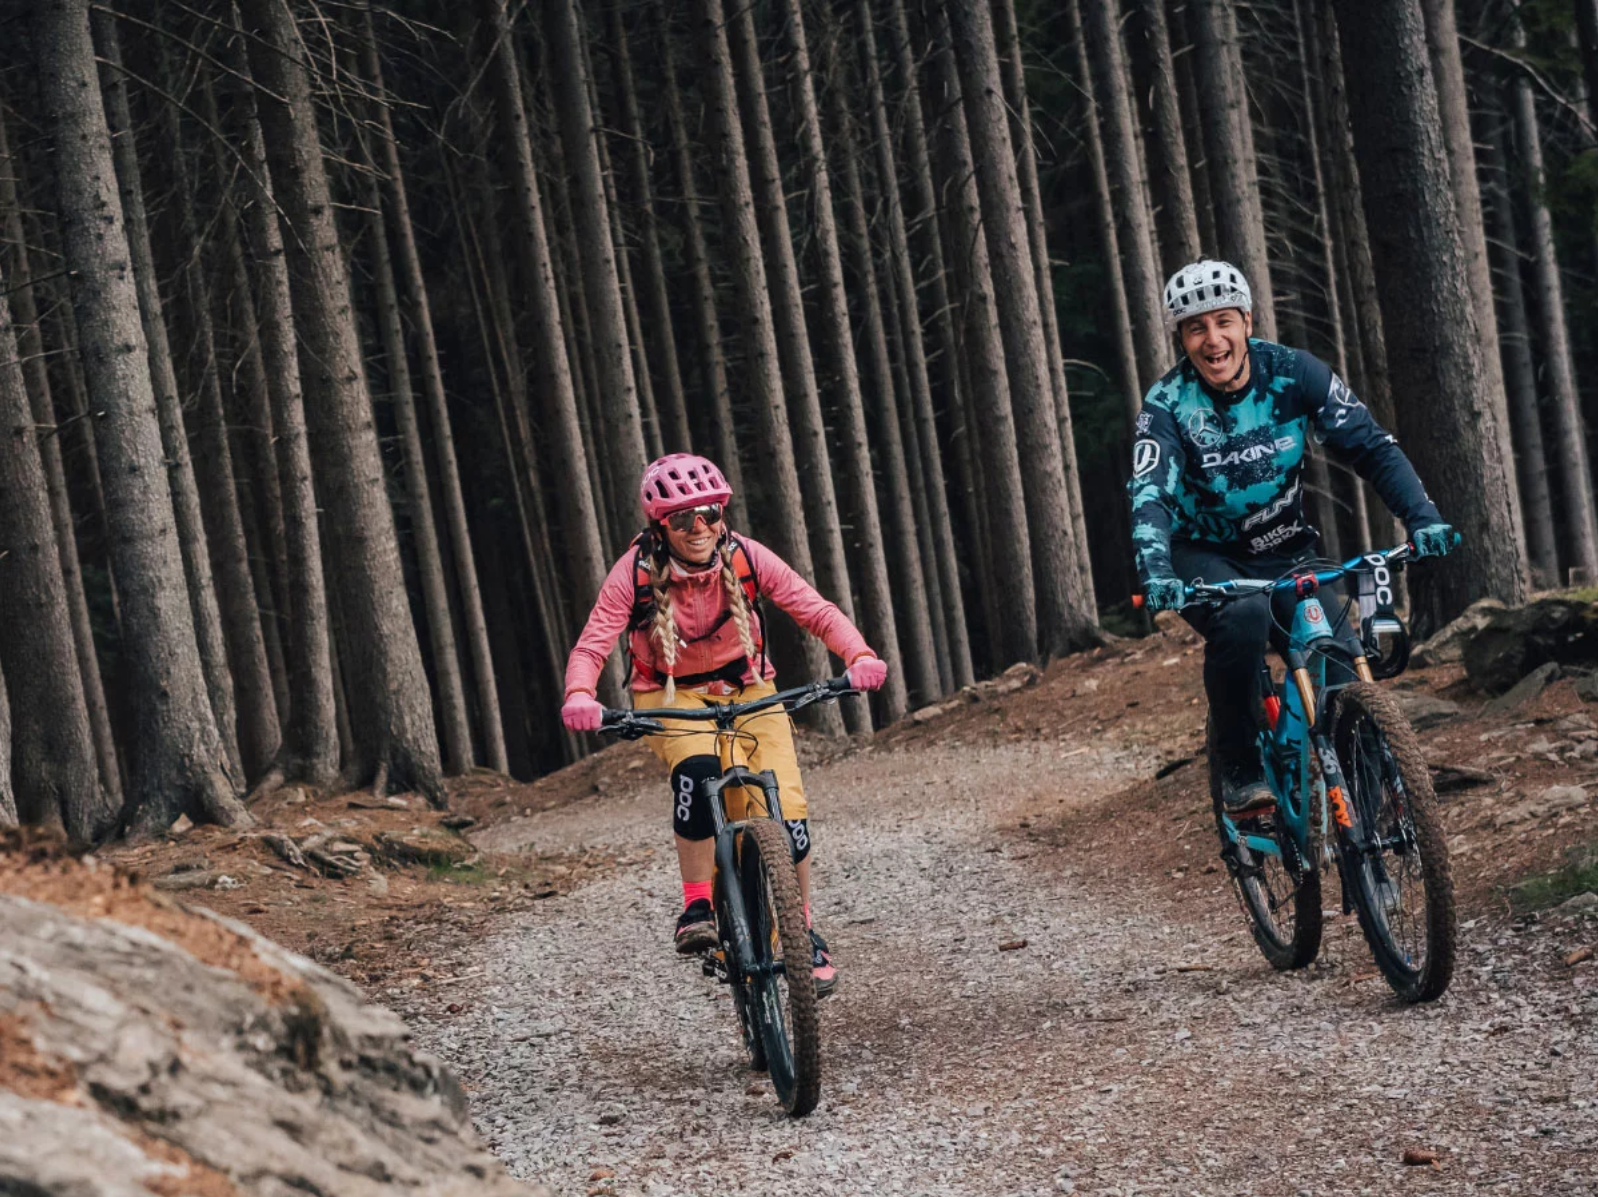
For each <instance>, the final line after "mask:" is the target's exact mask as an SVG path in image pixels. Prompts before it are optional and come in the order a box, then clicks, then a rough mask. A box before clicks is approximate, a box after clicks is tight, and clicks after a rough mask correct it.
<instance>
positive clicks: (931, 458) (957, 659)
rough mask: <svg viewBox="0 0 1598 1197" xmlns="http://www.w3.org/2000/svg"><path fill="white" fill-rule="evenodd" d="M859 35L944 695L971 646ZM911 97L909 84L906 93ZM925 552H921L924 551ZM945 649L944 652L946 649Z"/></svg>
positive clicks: (871, 59)
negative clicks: (925, 520)
mask: <svg viewBox="0 0 1598 1197" xmlns="http://www.w3.org/2000/svg"><path fill="white" fill-rule="evenodd" d="M856 11H857V14H858V16H859V31H860V46H859V49H860V61H861V64H862V66H863V67H864V70H865V76H866V91H867V102H868V103H869V104H870V106H871V132H872V139H873V140H874V141H875V142H876V156H877V176H878V186H879V188H880V190H881V195H882V199H883V202H884V204H885V205H886V215H887V218H888V227H887V233H888V262H889V266H890V269H891V270H892V272H893V281H894V285H893V293H894V294H895V295H896V297H897V299H898V305H897V306H898V309H899V342H900V345H901V346H902V348H903V351H904V362H905V366H906V368H907V370H908V372H909V381H910V394H909V396H908V399H909V403H910V406H909V408H908V409H907V411H906V413H905V414H906V415H907V416H909V417H910V419H911V431H912V433H913V435H912V436H910V437H909V439H908V440H907V449H908V450H909V451H910V452H912V453H914V454H915V455H916V458H917V459H918V464H919V467H920V473H921V476H922V492H923V493H924V494H925V496H926V504H927V516H928V519H929V520H930V523H929V524H927V525H926V532H927V539H928V540H929V541H930V546H926V547H930V549H931V554H932V556H931V559H930V560H928V561H927V562H926V564H928V565H931V564H932V563H933V562H935V563H936V569H935V571H934V572H933V573H931V574H930V575H929V576H928V582H929V589H928V599H929V601H930V602H931V603H932V618H933V619H934V621H936V626H935V627H934V629H933V632H934V636H933V638H934V641H935V642H937V643H938V644H939V645H940V661H939V664H940V668H941V670H942V672H944V673H945V675H946V676H945V679H944V680H945V684H946V686H947V687H948V688H949V689H951V690H952V689H953V688H954V687H955V686H957V685H960V684H962V683H960V682H959V681H958V680H957V679H959V678H962V677H963V678H970V677H971V676H972V669H971V640H970V636H969V634H968V633H967V631H966V620H965V600H964V598H963V597H962V595H961V593H960V565H959V561H958V559H957V555H956V546H955V543H954V537H953V535H952V532H953V524H952V522H951V520H950V518H949V494H948V487H947V484H946V483H945V481H944V476H943V455H942V450H941V448H940V445H939V437H938V426H937V420H936V417H935V416H934V414H933V409H932V382H931V377H930V375H929V372H928V370H927V357H926V347H925V345H924V343H923V342H922V324H921V314H920V311H919V309H918V306H917V303H916V281H915V269H914V267H913V266H912V264H911V258H910V238H909V234H908V233H907V231H906V228H905V218H904V207H903V203H902V200H901V197H900V193H899V166H898V162H897V161H896V159H895V155H894V152H893V132H892V130H891V128H890V127H889V124H888V105H887V100H886V98H885V97H884V95H883V88H882V72H881V69H880V67H879V66H878V63H877V47H876V34H875V32H874V30H873V28H872V20H871V13H870V10H869V6H868V5H861V6H860V7H859V8H858V9H857V10H856ZM910 90H912V91H913V90H914V82H913V80H912V83H911V89H910ZM923 551H924V552H925V547H924V549H923ZM944 645H947V651H946V652H945V651H944V650H943V646H944Z"/></svg>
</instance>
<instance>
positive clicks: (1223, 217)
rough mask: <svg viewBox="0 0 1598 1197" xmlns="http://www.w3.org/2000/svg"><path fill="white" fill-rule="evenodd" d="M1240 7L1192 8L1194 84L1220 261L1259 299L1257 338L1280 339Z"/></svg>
mask: <svg viewBox="0 0 1598 1197" xmlns="http://www.w3.org/2000/svg"><path fill="white" fill-rule="evenodd" d="M1235 3H1236V0H1188V18H1189V20H1190V21H1191V23H1192V25H1191V27H1192V30H1193V76H1194V82H1195V83H1196V84H1197V91H1198V95H1197V102H1198V108H1199V115H1200V120H1201V122H1202V124H1203V126H1204V146H1205V150H1206V160H1207V166H1208V171H1207V173H1208V177H1209V183H1210V192H1211V195H1212V196H1213V198H1214V201H1215V234H1216V238H1217V243H1218V245H1219V249H1220V253H1221V256H1222V257H1224V258H1226V259H1227V260H1228V261H1230V262H1233V263H1235V264H1236V265H1237V266H1238V267H1239V269H1241V270H1242V271H1243V274H1244V275H1245V276H1246V277H1247V278H1248V283H1249V287H1250V288H1251V289H1252V290H1253V292H1254V330H1255V333H1256V334H1257V335H1258V336H1261V337H1264V338H1265V339H1266V340H1268V341H1269V340H1275V339H1276V305H1275V300H1274V297H1273V295H1272V292H1271V266H1270V260H1269V258H1268V257H1267V256H1266V250H1265V213H1264V211H1263V209H1262V208H1261V206H1260V179H1259V170H1258V167H1257V165H1256V163H1255V158H1254V130H1253V125H1252V123H1251V122H1250V119H1249V112H1248V91H1247V88H1246V86H1245V76H1244V72H1243V55H1242V53H1241V51H1240V50H1239V48H1238V43H1237V10H1236V7H1235Z"/></svg>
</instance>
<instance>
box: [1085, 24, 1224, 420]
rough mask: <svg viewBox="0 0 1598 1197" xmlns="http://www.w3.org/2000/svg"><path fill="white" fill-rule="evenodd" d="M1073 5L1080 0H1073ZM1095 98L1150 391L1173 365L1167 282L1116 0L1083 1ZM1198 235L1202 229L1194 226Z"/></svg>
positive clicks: (1141, 372) (1143, 376) (1141, 367)
mask: <svg viewBox="0 0 1598 1197" xmlns="http://www.w3.org/2000/svg"><path fill="white" fill-rule="evenodd" d="M1072 2H1073V3H1075V2H1076V0H1072ZM1080 3H1081V6H1082V32H1083V34H1084V35H1085V37H1086V40H1087V57H1088V65H1089V67H1090V68H1091V70H1092V72H1093V74H1092V80H1093V91H1094V97H1095V99H1096V101H1097V105H1096V106H1097V108H1098V112H1099V126H1100V128H1101V130H1102V136H1103V144H1104V159H1105V163H1106V166H1107V167H1108V171H1109V180H1110V205H1111V208H1112V210H1113V211H1114V213H1115V226H1116V227H1115V233H1116V239H1117V242H1118V244H1119V246H1120V250H1121V277H1122V281H1123V285H1124V286H1125V288H1126V305H1127V308H1128V311H1129V314H1130V315H1131V318H1132V343H1133V344H1134V345H1135V346H1136V347H1137V359H1138V389H1139V391H1140V392H1142V391H1146V390H1147V389H1148V388H1149V387H1151V386H1153V385H1154V384H1155V383H1156V382H1158V381H1159V380H1160V376H1161V375H1163V374H1164V373H1165V371H1166V369H1167V368H1168V361H1167V359H1168V358H1169V357H1170V356H1171V355H1170V351H1169V349H1168V345H1169V338H1168V337H1167V336H1166V332H1165V317H1164V312H1163V304H1162V301H1161V298H1160V292H1161V288H1162V286H1163V280H1162V279H1161V278H1160V267H1159V262H1158V261H1157V259H1156V258H1155V254H1154V239H1153V236H1152V235H1151V231H1150V228H1149V212H1148V206H1147V205H1146V204H1145V203H1144V201H1143V196H1144V187H1143V179H1142V178H1141V177H1140V171H1139V169H1138V168H1139V165H1140V163H1141V162H1142V160H1143V159H1142V155H1141V153H1140V152H1139V149H1138V140H1137V128H1136V126H1135V125H1134V124H1133V121H1132V105H1131V103H1130V98H1129V95H1128V92H1129V91H1130V82H1129V79H1128V76H1127V71H1126V61H1125V58H1124V56H1123V55H1122V53H1121V33H1120V26H1121V14H1120V6H1119V4H1118V3H1117V0H1080ZM1194 235H1195V237H1196V236H1197V231H1196V230H1195V234H1194Z"/></svg>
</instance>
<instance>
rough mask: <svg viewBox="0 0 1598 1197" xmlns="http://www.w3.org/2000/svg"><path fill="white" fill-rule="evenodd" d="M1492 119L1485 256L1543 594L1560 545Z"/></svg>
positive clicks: (1505, 180)
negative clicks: (1495, 297)
mask: <svg viewBox="0 0 1598 1197" xmlns="http://www.w3.org/2000/svg"><path fill="white" fill-rule="evenodd" d="M1492 117H1493V122H1492V129H1491V132H1490V135H1489V137H1488V138H1487V160H1486V165H1487V175H1486V182H1485V186H1484V189H1483V190H1484V194H1483V197H1482V198H1483V204H1482V206H1483V208H1484V209H1485V210H1486V214H1487V220H1488V225H1487V233H1488V243H1487V245H1488V252H1489V253H1490V254H1492V255H1493V256H1494V258H1495V259H1496V260H1495V261H1494V263H1493V274H1494V276H1495V277H1494V288H1493V289H1494V291H1495V292H1496V293H1497V295H1498V332H1499V337H1498V344H1499V348H1500V350H1501V351H1502V352H1503V355H1504V384H1505V391H1506V394H1507V396H1508V399H1509V418H1510V432H1511V434H1512V435H1513V438H1514V445H1515V457H1516V465H1517V469H1516V471H1515V476H1516V478H1518V479H1519V481H1520V508H1521V514H1522V516H1523V517H1524V523H1525V525H1526V554H1527V557H1528V558H1529V560H1530V562H1531V570H1532V581H1533V585H1534V586H1536V587H1537V588H1539V589H1541V588H1546V587H1552V586H1554V585H1556V584H1557V582H1558V580H1559V545H1558V540H1557V538H1556V536H1555V533H1554V509H1553V499H1552V496H1551V493H1550V488H1549V479H1548V452H1547V444H1546V441H1545V439H1544V437H1543V427H1542V411H1541V409H1542V401H1541V396H1540V394H1539V387H1538V385H1537V365H1536V362H1535V361H1534V360H1533V358H1532V341H1531V321H1530V319H1529V317H1528V316H1527V310H1526V291H1525V285H1524V283H1523V281H1522V279H1521V273H1520V259H1521V237H1520V228H1519V224H1520V222H1519V220H1518V219H1517V217H1516V213H1515V192H1514V188H1513V187H1512V186H1511V185H1510V178H1509V164H1508V158H1507V155H1506V154H1505V152H1504V141H1505V129H1504V124H1505V122H1506V121H1507V120H1508V119H1509V116H1508V113H1507V112H1499V111H1495V112H1493V114H1492Z"/></svg>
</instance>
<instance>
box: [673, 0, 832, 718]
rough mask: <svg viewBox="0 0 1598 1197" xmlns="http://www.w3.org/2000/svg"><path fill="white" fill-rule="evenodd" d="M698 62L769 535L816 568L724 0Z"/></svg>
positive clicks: (823, 665) (811, 653)
mask: <svg viewBox="0 0 1598 1197" xmlns="http://www.w3.org/2000/svg"><path fill="white" fill-rule="evenodd" d="M693 16H694V22H695V24H696V25H697V26H698V30H697V32H698V36H699V45H700V55H701V63H702V65H703V67H704V69H705V75H704V79H703V83H704V86H705V96H706V99H705V104H706V107H707V109H708V111H709V115H710V130H709V136H710V139H711V154H712V157H713V160H714V162H715V165H716V175H717V180H718V183H719V187H718V190H719V191H720V193H721V209H722V223H723V230H722V236H723V239H724V242H725V246H726V252H727V256H728V258H729V259H730V262H731V267H732V278H733V284H734V286H735V288H736V290H737V294H738V306H739V309H740V311H741V312H742V313H743V319H742V321H741V323H742V325H743V333H744V347H745V352H746V354H747V360H748V368H749V377H748V384H749V389H750V402H751V404H752V405H753V407H754V409H755V414H756V416H757V418H758V420H759V426H760V439H761V448H762V449H763V450H764V454H763V458H764V460H763V462H762V469H763V471H764V473H765V474H766V478H767V484H768V490H769V493H770V494H771V495H772V496H773V497H774V499H775V510H774V511H773V521H772V529H771V530H772V532H773V533H774V535H773V536H772V537H771V539H772V541H773V547H774V548H775V549H776V551H777V552H778V553H780V554H781V555H782V556H783V557H784V558H786V559H787V561H788V564H789V565H791V566H793V568H794V569H796V570H798V571H799V573H800V575H801V576H804V577H809V576H812V575H813V572H814V571H813V569H812V564H811V556H810V542H809V533H808V521H807V519H806V514H805V509H804V506H803V504H802V502H801V501H800V495H801V493H802V492H801V490H800V487H799V476H798V471H797V469H796V468H795V464H794V445H793V437H792V435H791V434H790V432H789V430H788V413H787V403H786V401H785V399H784V396H783V389H782V374H781V369H780V366H779V359H778V356H777V354H778V350H777V333H776V328H775V324H774V318H773V315H772V310H771V293H770V291H769V290H768V288H767V285H766V264H765V260H764V259H763V257H762V256H761V253H760V235H759V231H758V228H757V223H756V219H755V201H754V192H753V190H752V187H751V185H750V180H749V159H748V157H747V155H746V153H745V150H744V134H743V125H742V123H741V122H740V121H739V119H738V97H737V91H736V87H735V84H734V80H733V66H732V57H731V53H730V51H729V49H728V45H727V30H726V21H725V18H724V16H723V13H722V6H721V0H698V3H697V4H696V5H695V7H694V13H693ZM826 669H827V651H826V648H825V647H824V646H823V645H822V644H821V642H820V641H819V640H816V639H814V638H813V637H809V636H807V637H805V638H804V664H803V670H804V672H805V674H807V675H808V676H809V677H811V678H819V677H823V676H825V670H826ZM823 710H824V711H825V712H826V715H825V717H824V718H823V720H822V721H821V725H822V726H823V727H824V728H825V729H826V730H827V731H829V732H832V731H836V730H839V729H841V726H842V724H841V720H840V719H839V718H838V715H837V712H836V710H835V709H833V708H830V707H829V708H823Z"/></svg>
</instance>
